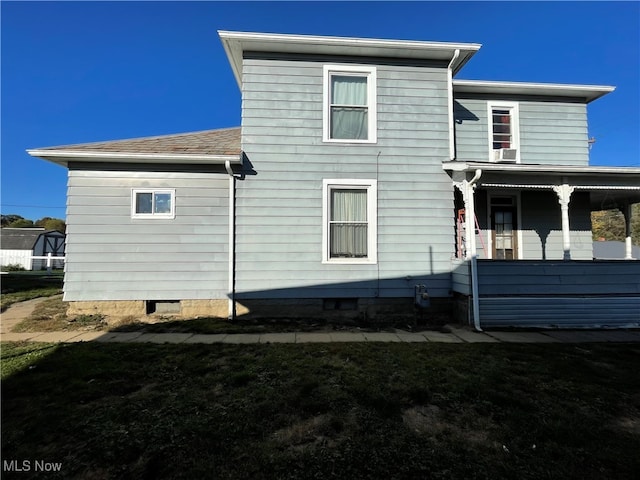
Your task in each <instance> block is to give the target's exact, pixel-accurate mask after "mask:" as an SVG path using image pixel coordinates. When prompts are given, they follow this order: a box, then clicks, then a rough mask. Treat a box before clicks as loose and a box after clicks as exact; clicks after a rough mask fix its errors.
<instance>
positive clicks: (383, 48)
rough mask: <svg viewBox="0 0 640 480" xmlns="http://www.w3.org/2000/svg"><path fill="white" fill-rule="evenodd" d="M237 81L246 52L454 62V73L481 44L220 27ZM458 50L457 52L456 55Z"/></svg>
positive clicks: (220, 33)
mask: <svg viewBox="0 0 640 480" xmlns="http://www.w3.org/2000/svg"><path fill="white" fill-rule="evenodd" d="M218 35H219V36H220V40H222V45H223V46H224V49H225V52H226V53H227V57H228V58H229V63H230V64H231V68H232V69H233V74H234V75H235V77H236V81H237V82H238V85H242V59H243V55H244V52H268V53H285V54H306V55H309V54H311V55H339V56H357V57H375V58H401V59H410V60H436V61H443V62H447V63H449V62H453V64H452V70H453V74H454V75H455V74H456V73H457V72H458V71H459V70H460V69H461V68H462V67H463V66H464V65H465V64H466V63H467V61H469V59H470V58H471V57H472V56H473V55H474V54H475V53H476V52H477V51H478V50H480V47H481V46H482V45H480V44H478V43H450V42H425V41H415V40H387V39H378V38H352V37H328V36H319V35H290V34H279V33H278V34H276V33H256V32H229V31H224V30H219V31H218ZM456 51H457V52H458V55H456Z"/></svg>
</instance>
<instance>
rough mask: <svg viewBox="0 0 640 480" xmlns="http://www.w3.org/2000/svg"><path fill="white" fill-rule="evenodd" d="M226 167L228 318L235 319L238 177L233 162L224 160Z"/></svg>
mask: <svg viewBox="0 0 640 480" xmlns="http://www.w3.org/2000/svg"><path fill="white" fill-rule="evenodd" d="M224 168H225V169H226V170H227V173H228V174H229V264H228V269H227V270H228V279H227V281H228V285H229V288H228V290H229V305H228V314H227V316H228V318H229V320H233V319H234V318H235V316H236V300H235V281H234V280H235V269H236V265H235V257H236V239H235V237H236V228H235V227H236V218H235V216H236V215H235V213H236V177H235V175H234V173H233V169H232V168H231V162H230V161H229V160H227V161H226V162H224Z"/></svg>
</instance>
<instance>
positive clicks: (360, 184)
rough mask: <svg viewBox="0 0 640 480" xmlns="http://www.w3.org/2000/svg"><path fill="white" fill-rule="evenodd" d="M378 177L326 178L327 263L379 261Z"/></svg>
mask: <svg viewBox="0 0 640 480" xmlns="http://www.w3.org/2000/svg"><path fill="white" fill-rule="evenodd" d="M376 189H377V182H376V180H347V179H339V180H324V181H323V215H322V217H323V232H322V233H323V256H322V261H323V262H325V263H376V261H377V245H376V237H377V222H376V217H377V191H376Z"/></svg>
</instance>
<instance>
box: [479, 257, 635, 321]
mask: <svg viewBox="0 0 640 480" xmlns="http://www.w3.org/2000/svg"><path fill="white" fill-rule="evenodd" d="M478 285H479V289H480V322H481V325H482V326H483V327H505V326H510V327H514V326H515V327H553V328H558V327H559V328H576V327H584V328H600V327H639V326H640V262H638V261H597V262H581V261H570V262H478Z"/></svg>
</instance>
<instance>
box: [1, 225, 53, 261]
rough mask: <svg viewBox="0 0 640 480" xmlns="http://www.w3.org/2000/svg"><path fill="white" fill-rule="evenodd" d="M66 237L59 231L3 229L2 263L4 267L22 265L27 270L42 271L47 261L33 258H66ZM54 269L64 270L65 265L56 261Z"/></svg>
mask: <svg viewBox="0 0 640 480" xmlns="http://www.w3.org/2000/svg"><path fill="white" fill-rule="evenodd" d="M64 246H65V235H64V233H61V232H59V231H57V230H45V229H44V228H8V227H7V228H2V229H0V261H1V264H2V266H5V265H16V264H17V265H20V266H22V267H23V268H24V269H25V270H41V269H44V268H46V267H47V261H46V260H43V259H33V258H32V257H34V256H35V257H40V256H46V255H47V254H48V253H51V255H52V256H54V257H62V256H64ZM52 266H53V268H62V267H63V266H64V263H63V262H62V261H61V260H56V261H54V263H53V265H52Z"/></svg>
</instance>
